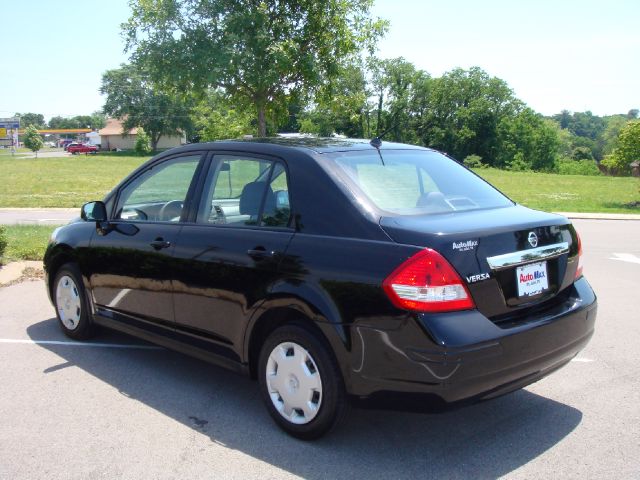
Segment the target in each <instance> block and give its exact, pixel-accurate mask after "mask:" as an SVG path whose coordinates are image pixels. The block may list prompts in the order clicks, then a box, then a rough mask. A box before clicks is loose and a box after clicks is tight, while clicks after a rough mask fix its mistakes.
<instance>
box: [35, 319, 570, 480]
mask: <svg viewBox="0 0 640 480" xmlns="http://www.w3.org/2000/svg"><path fill="white" fill-rule="evenodd" d="M56 323H57V322H56V320H55V319H48V320H44V321H41V322H39V323H36V324H33V325H31V326H30V327H28V329H27V332H28V334H29V337H30V338H31V339H33V340H62V339H63V338H64V337H62V335H61V333H60V332H59V329H58V326H57V324H56ZM95 341H96V342H100V343H105V342H113V343H119V344H122V343H135V344H141V343H143V342H141V341H139V340H137V339H133V338H131V337H129V336H126V335H123V334H120V333H117V332H110V331H103V332H101V333H100V335H99V336H98V337H97V338H96V339H95ZM41 346H42V348H45V349H47V350H50V351H52V352H54V353H55V354H56V355H58V356H59V357H61V358H62V359H63V361H62V362H61V363H60V364H58V365H51V366H50V367H48V368H47V369H45V371H44V374H52V373H54V372H56V371H58V370H60V369H63V368H66V367H68V366H76V367H78V368H81V369H83V370H84V371H86V372H87V373H89V374H91V375H92V376H94V377H95V378H97V379H99V380H101V381H103V382H106V383H107V384H109V385H111V386H113V387H114V388H116V389H117V390H118V391H119V392H120V393H121V394H123V395H125V396H127V397H128V398H131V399H133V400H137V401H139V402H142V403H144V404H145V405H147V406H149V407H151V408H153V409H155V410H157V411H158V412H160V413H162V414H164V415H166V416H168V417H170V418H171V419H174V420H176V421H178V422H181V423H182V424H184V425H187V426H189V427H190V428H193V429H194V430H196V431H198V432H200V433H203V434H205V435H207V436H208V437H209V438H210V439H211V441H212V442H216V443H221V444H224V445H225V446H226V447H228V448H233V449H236V450H238V451H241V452H244V453H245V454H247V455H250V456H252V457H253V458H256V459H259V460H261V461H263V462H266V463H269V464H271V465H274V466H276V467H278V468H280V469H283V470H286V471H288V472H290V473H292V474H294V475H299V476H301V477H304V478H311V479H320V478H351V477H358V478H363V477H365V478H366V477H368V478H403V477H420V478H447V479H451V478H496V477H499V476H502V475H505V474H508V473H509V472H511V471H513V470H515V469H517V468H519V467H521V466H522V465H525V464H526V463H528V462H530V461H531V460H533V459H535V458H536V457H538V456H539V455H541V454H543V453H544V452H545V451H547V450H548V449H550V448H552V447H553V446H554V445H556V444H557V443H558V442H560V441H561V440H562V439H563V438H564V437H566V436H567V435H568V434H570V433H571V432H572V431H573V430H574V429H575V428H576V426H577V425H578V424H579V423H580V422H581V419H582V413H581V412H580V411H579V410H576V409H575V408H572V407H570V406H568V405H564V404H562V403H558V402H556V401H553V400H550V399H548V398H544V397H541V396H539V395H535V394H533V393H531V392H528V391H526V390H521V391H518V392H515V393H513V394H510V395H507V396H505V397H501V398H498V399H495V400H492V401H488V402H484V403H480V404H476V405H472V406H469V407H466V408H463V409H458V410H455V411H451V412H446V413H439V414H424V413H421V414H416V413H406V412H397V411H391V410H388V409H387V410H372V409H371V408H373V407H372V405H369V406H368V409H361V408H359V409H354V410H352V413H351V415H350V416H349V419H348V420H347V422H346V423H345V424H344V425H343V426H342V427H341V428H339V429H337V430H336V431H334V432H333V433H332V434H330V435H328V436H327V437H325V438H323V439H321V440H319V441H316V442H308V443H307V442H301V441H298V440H295V439H293V438H291V437H289V436H288V435H286V434H284V433H283V432H281V431H280V430H279V429H278V428H277V427H276V426H275V424H274V423H273V422H272V420H271V419H270V417H269V415H268V414H267V412H266V409H265V408H264V407H263V405H262V401H261V398H260V396H259V391H258V386H257V384H256V383H255V382H253V381H251V380H250V379H248V378H245V377H241V376H238V375H235V374H233V373H231V372H228V371H226V370H223V369H220V368H217V367H213V366H210V365H208V364H206V363H203V362H201V361H199V360H195V359H192V358H190V357H187V356H184V355H181V354H178V353H174V352H171V351H168V350H164V349H157V350H154V349H146V350H143V349H115V348H87V347H82V346H69V345H64V344H62V345H57V344H42V345H41ZM203 405H204V406H205V407H203ZM390 406H391V408H393V407H394V405H393V404H392V405H390ZM399 407H402V405H399ZM108 414H109V413H105V415H108ZM132 424H135V420H134V419H132ZM138 428H144V426H140V427H138Z"/></svg>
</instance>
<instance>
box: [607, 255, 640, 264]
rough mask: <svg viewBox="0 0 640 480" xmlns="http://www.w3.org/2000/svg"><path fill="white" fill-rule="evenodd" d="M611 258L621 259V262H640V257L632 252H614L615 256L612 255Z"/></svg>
mask: <svg viewBox="0 0 640 480" xmlns="http://www.w3.org/2000/svg"><path fill="white" fill-rule="evenodd" d="M609 260H620V261H621V262H628V263H640V258H638V257H636V256H635V255H634V254H632V253H614V254H613V257H610V258H609Z"/></svg>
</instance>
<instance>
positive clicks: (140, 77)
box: [100, 65, 192, 151]
mask: <svg viewBox="0 0 640 480" xmlns="http://www.w3.org/2000/svg"><path fill="white" fill-rule="evenodd" d="M100 93H102V94H103V95H106V96H107V99H106V102H105V104H104V112H105V113H106V114H107V115H110V116H112V117H115V118H119V119H122V120H123V126H124V129H125V130H129V129H131V128H134V127H142V128H143V129H144V131H145V132H146V133H147V134H148V135H149V138H150V140H151V148H152V150H153V151H155V150H156V148H157V146H158V141H159V140H160V136H161V135H179V134H181V133H182V131H184V130H187V129H189V128H191V124H192V123H191V116H190V115H191V100H190V98H189V97H187V96H180V95H178V94H175V93H165V92H163V91H161V90H159V89H158V88H157V87H156V86H155V85H154V84H153V83H152V82H151V81H150V80H149V77H148V75H146V72H144V71H143V70H141V69H140V68H138V67H136V66H134V65H122V66H121V67H120V68H118V69H115V70H108V71H107V72H105V73H104V74H103V76H102V87H101V88H100Z"/></svg>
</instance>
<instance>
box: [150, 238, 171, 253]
mask: <svg viewBox="0 0 640 480" xmlns="http://www.w3.org/2000/svg"><path fill="white" fill-rule="evenodd" d="M149 245H151V246H152V247H153V248H155V249H156V250H162V249H163V248H169V247H170V246H171V242H167V241H166V240H165V239H164V238H161V237H159V238H156V239H155V240H154V241H153V242H151V243H149Z"/></svg>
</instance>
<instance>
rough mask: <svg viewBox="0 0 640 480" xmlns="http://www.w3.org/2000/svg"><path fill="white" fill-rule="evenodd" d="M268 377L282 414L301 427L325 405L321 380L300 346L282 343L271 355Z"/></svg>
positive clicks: (310, 358) (309, 355) (309, 358)
mask: <svg viewBox="0 0 640 480" xmlns="http://www.w3.org/2000/svg"><path fill="white" fill-rule="evenodd" d="M266 377H267V388H268V389H269V396H270V397H271V401H272V402H273V406H274V407H276V410H277V411H278V412H279V413H280V415H282V416H283V417H284V418H285V419H286V420H288V421H289V422H291V423H295V424H298V425H302V424H305V423H309V422H310V421H311V420H313V419H314V418H315V416H316V415H317V414H318V412H319V411H320V405H321V404H322V379H321V378H320V372H319V371H318V367H317V366H316V362H315V361H314V359H313V357H312V356H311V354H310V353H309V352H308V351H307V350H305V349H304V348H302V347H301V346H300V345H298V344H297V343H293V342H284V343H281V344H280V345H278V346H277V347H276V348H274V349H273V351H272V352H271V354H270V355H269V360H268V362H267V371H266Z"/></svg>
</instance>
